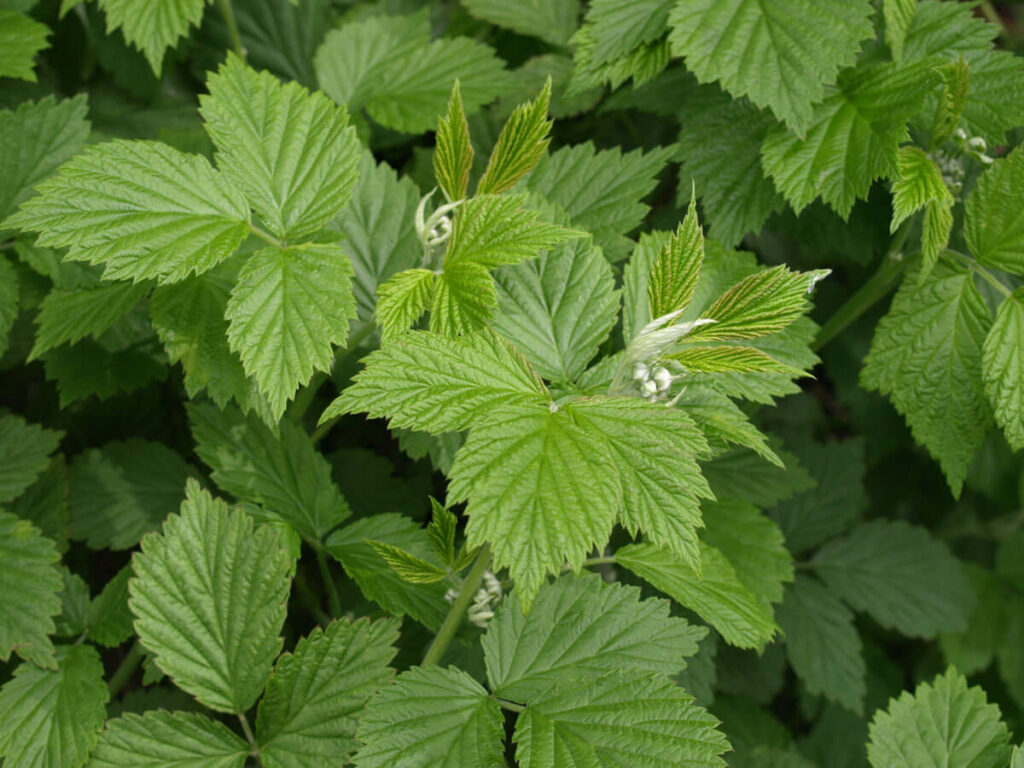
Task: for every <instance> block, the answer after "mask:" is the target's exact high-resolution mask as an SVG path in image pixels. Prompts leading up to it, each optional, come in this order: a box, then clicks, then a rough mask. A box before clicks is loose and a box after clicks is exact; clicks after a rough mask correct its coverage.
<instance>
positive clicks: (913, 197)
mask: <svg viewBox="0 0 1024 768" xmlns="http://www.w3.org/2000/svg"><path fill="white" fill-rule="evenodd" d="M896 170H897V177H896V180H895V181H894V182H893V185H892V195H893V196H892V223H891V224H890V225H889V231H890V232H895V231H896V230H897V229H898V228H899V226H900V224H902V223H903V222H904V221H906V220H907V219H908V218H909V217H910V216H911V215H913V214H914V213H916V212H917V211H919V210H921V209H922V208H924V207H925V205H927V204H928V203H929V202H931V201H933V200H936V201H940V202H941V201H946V200H948V201H950V204H952V200H953V195H952V194H951V193H950V191H949V188H948V187H947V186H946V182H944V181H943V180H942V171H940V170H939V166H938V165H936V164H935V161H934V160H932V159H931V158H930V157H929V156H928V155H926V154H925V153H924V152H923V151H922V150H920V149H918V148H917V147H901V148H900V151H899V156H898V157H897V160H896Z"/></svg>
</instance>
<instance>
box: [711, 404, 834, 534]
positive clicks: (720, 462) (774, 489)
mask: <svg viewBox="0 0 1024 768" xmlns="http://www.w3.org/2000/svg"><path fill="white" fill-rule="evenodd" d="M691 415H693V414H692V413H691ZM695 418H696V417H695ZM779 455H780V459H779V461H780V463H779V464H775V463H770V462H768V461H765V460H764V458H762V457H760V456H758V455H757V454H756V453H754V452H753V451H749V450H742V449H734V450H731V451H729V452H728V453H723V454H720V455H718V456H715V458H714V459H712V460H711V461H707V462H703V463H702V464H701V471H702V472H703V473H704V476H705V477H706V478H707V480H708V484H709V485H710V486H711V490H712V492H714V494H715V496H716V497H717V498H719V499H736V500H738V501H746V502H749V503H751V504H753V505H754V506H756V507H760V508H762V509H767V508H769V507H772V506H774V505H775V504H777V503H778V502H780V501H784V500H786V499H790V498H792V497H793V496H795V495H797V494H801V493H803V492H804V491H807V490H810V489H811V488H814V486H815V485H816V483H815V480H814V478H813V477H811V475H810V473H809V472H808V471H807V468H806V467H804V465H803V464H802V463H801V462H800V459H798V458H797V457H796V456H794V455H793V454H791V453H787V452H786V451H779ZM783 462H784V463H783ZM776 517H777V519H776V522H778V523H779V525H780V527H782V522H781V521H780V520H779V519H778V516H776ZM785 538H786V545H787V546H788V547H791V542H790V540H789V538H790V537H789V535H788V534H787V535H786V536H785Z"/></svg>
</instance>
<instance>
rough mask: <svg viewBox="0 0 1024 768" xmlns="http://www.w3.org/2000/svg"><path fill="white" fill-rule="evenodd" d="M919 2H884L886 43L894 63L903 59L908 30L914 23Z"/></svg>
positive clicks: (883, 13)
mask: <svg viewBox="0 0 1024 768" xmlns="http://www.w3.org/2000/svg"><path fill="white" fill-rule="evenodd" d="M916 12H917V0H882V16H883V18H884V19H885V42H886V44H887V45H888V46H889V50H890V51H892V59H893V61H899V60H900V59H902V58H903V44H904V43H905V42H906V39H907V30H909V29H910V25H911V23H912V22H913V21H914V14H915V13H916Z"/></svg>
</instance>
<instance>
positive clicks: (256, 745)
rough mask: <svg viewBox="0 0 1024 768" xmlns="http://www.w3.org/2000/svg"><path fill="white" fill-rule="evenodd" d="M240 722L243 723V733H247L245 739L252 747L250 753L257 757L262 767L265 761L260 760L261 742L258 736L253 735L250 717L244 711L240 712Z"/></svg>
mask: <svg viewBox="0 0 1024 768" xmlns="http://www.w3.org/2000/svg"><path fill="white" fill-rule="evenodd" d="M238 722H240V723H241V724H242V733H244V734H245V740H246V741H248V742H249V745H250V746H251V747H252V752H250V754H251V755H252V756H253V758H255V760H256V765H258V766H260V768H262V766H263V763H261V762H260V744H259V742H258V741H256V736H254V735H253V732H252V728H250V727H249V719H248V718H247V717H246V716H245V713H244V712H239V713H238Z"/></svg>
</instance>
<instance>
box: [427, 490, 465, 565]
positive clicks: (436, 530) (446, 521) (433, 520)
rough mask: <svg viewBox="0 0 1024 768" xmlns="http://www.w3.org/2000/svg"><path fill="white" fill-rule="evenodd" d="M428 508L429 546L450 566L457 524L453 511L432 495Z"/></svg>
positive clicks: (453, 559) (453, 557)
mask: <svg viewBox="0 0 1024 768" xmlns="http://www.w3.org/2000/svg"><path fill="white" fill-rule="evenodd" d="M430 509H431V516H430V524H429V525H428V526H427V536H429V537H430V546H432V547H433V548H434V554H436V555H437V557H438V559H439V560H440V561H441V562H442V563H444V564H445V565H446V566H449V567H451V566H452V565H454V563H455V531H456V530H457V527H458V524H459V523H458V520H457V519H456V517H455V513H454V512H452V511H451V510H450V509H448V507H446V506H445V505H444V504H442V503H441V502H439V501H438V500H437V499H435V498H434V497H433V496H431V497H430ZM456 570H459V569H456Z"/></svg>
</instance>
